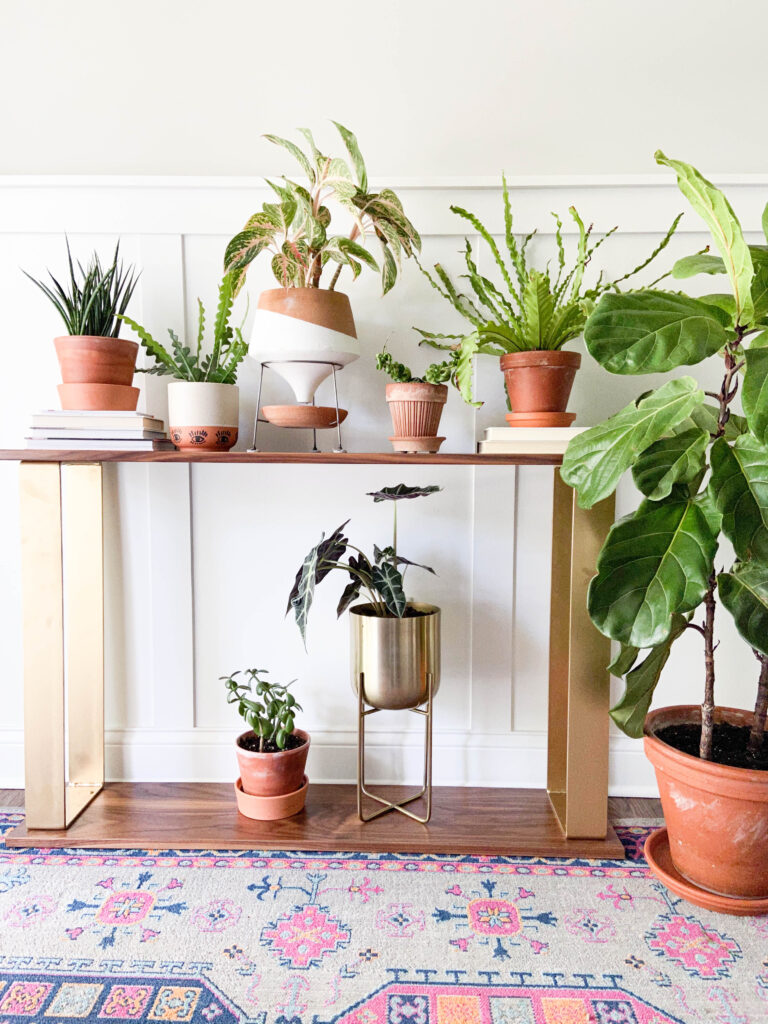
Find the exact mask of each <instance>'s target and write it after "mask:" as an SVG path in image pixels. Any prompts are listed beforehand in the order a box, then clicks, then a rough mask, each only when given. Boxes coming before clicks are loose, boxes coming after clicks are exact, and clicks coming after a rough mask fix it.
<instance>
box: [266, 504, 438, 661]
mask: <svg viewBox="0 0 768 1024" xmlns="http://www.w3.org/2000/svg"><path fill="white" fill-rule="evenodd" d="M440 489H441V488H440V487H438V486H437V485H436V484H430V485H429V486H427V487H409V486H408V485H407V484H397V485H396V486H395V487H382V488H381V490H378V491H372V492H370V493H369V495H368V496H369V497H370V498H373V500H374V502H380V501H391V502H395V504H393V505H392V512H393V517H394V523H393V530H392V543H391V544H388V545H387V546H386V547H384V548H380V547H378V546H377V545H376V544H374V546H373V558H368V556H367V555H366V554H364V553H363V552H362V551H361V550H360V548H356V547H355V546H354V544H350V543H349V540H348V539H347V538H346V537H345V536H344V527H345V526H346V525H347V523H348V522H349V520H348V519H347V520H346V522H343V523H342V524H341V526H339V527H338V528H337V529H335V530H334V531H333V533H332V534H331V535H330V536H329V537H326V536H325V535H323V536H322V537H321V538H320V540H319V542H318V543H317V544H316V545H315V546H314V547H313V548H312V550H311V551H310V552H309V554H308V555H307V556H306V558H305V559H304V561H303V562H302V564H301V566H300V568H299V571H298V572H297V573H296V579H295V580H294V582H293V588H292V589H291V593H290V596H289V597H288V608H287V609H286V614H287V613H288V612H290V611H291V610H293V613H294V616H295V618H296V624H297V626H298V627H299V631H300V633H301V637H302V639H303V640H304V642H305V643H306V630H307V616H308V614H309V609H310V607H311V605H312V599H313V598H314V595H315V587H316V586H317V584H318V583H320V582H321V581H322V580H324V579H325V577H326V576H327V575H328V574H329V573H330V572H331V570H332V569H341V570H342V571H343V572H346V573H347V574H348V575H349V577H350V582H349V583H348V584H347V586H346V587H345V589H344V592H343V594H342V595H341V598H340V600H339V604H338V608H337V609H336V614H337V617H339V616H341V615H342V614H343V613H344V612H345V611H346V610H347V608H349V607H350V605H351V604H352V602H353V601H356V600H357V598H358V597H359V596H360V593H361V591H364V592H365V594H366V596H367V597H368V600H369V602H370V604H371V607H372V608H373V609H374V612H375V614H376V615H379V616H389V617H395V618H398V619H402V618H403V616H405V615H407V614H408V600H407V598H406V596H405V588H404V585H403V579H404V577H405V573H406V571H407V569H408V567H409V566H411V565H412V566H415V567H416V568H417V569H426V571H427V572H431V573H434V571H435V570H434V569H430V568H429V566H428V565H419V563H418V562H411V561H410V560H409V559H408V558H404V557H403V555H401V554H399V552H398V550H397V504H396V503H397V502H398V501H404V500H406V499H412V498H422V497H426V496H428V495H430V494H434V493H435V492H436V491H439V490H440ZM348 551H352V552H355V554H350V555H349V557H348V558H347V561H346V562H343V561H342V559H343V558H344V556H345V555H346V554H347V552H348Z"/></svg>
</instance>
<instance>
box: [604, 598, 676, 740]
mask: <svg viewBox="0 0 768 1024" xmlns="http://www.w3.org/2000/svg"><path fill="white" fill-rule="evenodd" d="M689 618H690V616H685V615H675V616H674V617H673V622H672V630H671V632H670V634H669V636H668V637H667V638H666V640H663V641H662V642H661V643H660V644H658V646H656V647H654V648H653V649H652V650H651V651H650V652H649V653H648V654H647V655H646V657H645V658H644V659H643V660H642V661H641V662H640V664H639V665H637V666H636V667H635V668H633V669H632V671H631V672H629V673H627V674H626V679H625V680H624V682H625V686H626V689H625V691H624V696H623V697H622V698H621V700H620V701H619V702H618V703H617V704H615V705H614V706H613V707H612V708H611V710H610V716H611V718H612V719H613V721H614V722H615V723H616V725H618V727H619V728H620V729H621V731H622V732H624V733H626V734H627V736H632V737H634V738H635V739H637V738H639V737H640V736H642V735H643V722H644V721H645V716H646V715H647V714H648V709H649V708H650V706H651V701H652V700H653V693H654V690H655V689H656V685H657V684H658V682H659V678H660V676H661V672H662V669H663V668H664V666H665V665H666V663H667V661H668V660H669V654H670V651H671V650H672V644H673V643H674V642H675V640H677V638H678V637H679V636H681V635H682V634H683V633H684V632H685V628H686V626H687V625H688V620H689ZM617 674H618V673H617Z"/></svg>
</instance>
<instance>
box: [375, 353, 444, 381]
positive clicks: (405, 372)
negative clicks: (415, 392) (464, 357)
mask: <svg viewBox="0 0 768 1024" xmlns="http://www.w3.org/2000/svg"><path fill="white" fill-rule="evenodd" d="M457 360H458V352H452V353H451V355H450V358H448V359H445V360H444V361H443V362H442V363H431V364H430V365H429V366H428V367H427V368H426V370H425V371H424V376H423V377H414V376H413V374H412V373H411V371H410V370H409V369H408V367H407V366H406V365H405V363H398V362H396V361H395V360H394V359H393V358H392V356H391V354H390V353H389V352H387V350H386V348H385V349H383V351H381V352H379V354H378V355H377V356H376V369H377V370H383V371H384V373H386V374H387V375H388V376H389V378H390V379H391V380H393V381H394V382H395V383H396V384H447V383H448V382H449V381H450V382H451V383H452V384H454V385H455V386H456V387H458V384H456V362H457Z"/></svg>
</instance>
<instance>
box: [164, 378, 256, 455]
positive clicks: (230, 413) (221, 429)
mask: <svg viewBox="0 0 768 1024" xmlns="http://www.w3.org/2000/svg"><path fill="white" fill-rule="evenodd" d="M239 413H240V402H239V391H238V388H237V385H236V384H211V383H206V382H204V381H200V382H197V381H186V380H175V381H173V382H172V383H171V384H169V385H168V430H169V433H170V437H171V440H172V441H173V443H174V444H175V445H176V447H177V448H178V449H179V450H180V451H209V452H228V451H229V449H230V448H232V446H233V445H234V444H236V442H237V430H238V419H239Z"/></svg>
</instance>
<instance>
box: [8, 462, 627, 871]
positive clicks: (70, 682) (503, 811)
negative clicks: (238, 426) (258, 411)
mask: <svg viewBox="0 0 768 1024" xmlns="http://www.w3.org/2000/svg"><path fill="white" fill-rule="evenodd" d="M0 460H5V461H9V460H13V461H18V462H20V464H21V465H20V493H21V544H22V576H23V580H22V600H23V630H24V636H23V643H24V693H25V699H24V757H25V785H26V797H25V799H26V821H25V824H24V825H23V826H21V827H20V828H17V829H15V830H14V831H12V832H11V833H10V834H9V835H8V836H7V837H6V842H7V844H8V846H25V847H30V846H31V847H52V846H55V847H89V846H91V847H111V848H125V847H138V848H152V849H156V848H166V849H167V848H179V847H182V848H190V849H206V848H207V849H217V848H220V849H234V848H240V849H244V848H251V849H289V850H322V851H344V850H350V851H352V850H356V851H399V852H406V853H409V852H419V853H430V852H435V853H455V854H462V853H474V854H478V855H505V854H509V855H512V854H519V855H540V856H564V857H589V856H591V857H616V858H621V857H623V856H624V851H623V847H622V845H621V843H620V842H619V840H618V839H617V837H616V834H615V832H614V831H613V829H612V828H610V827H609V826H608V821H607V792H608V683H609V677H608V672H607V670H606V666H607V664H608V662H609V660H610V644H609V641H608V640H607V639H606V638H605V637H603V636H601V635H600V634H599V633H598V632H597V631H596V630H595V628H594V627H593V626H592V623H591V622H590V619H589V616H588V615H587V610H586V591H587V586H588V583H589V580H590V578H591V576H592V575H593V573H594V567H595V564H596V561H597V555H598V552H599V550H600V547H601V545H602V542H603V539H604V537H605V534H606V532H607V530H608V529H609V527H610V525H611V523H612V522H613V517H614V503H613V498H610V499H606V500H605V501H603V502H601V503H600V504H599V505H597V506H595V507H594V508H593V509H591V510H590V511H589V512H586V511H584V510H583V509H580V508H579V507H578V506H577V504H576V501H575V496H574V492H572V491H571V489H570V488H568V487H566V486H565V484H563V483H562V481H561V480H560V474H559V473H558V472H557V469H556V467H557V466H559V465H560V463H561V461H562V458H561V456H559V455H451V454H436V455H417V456H413V455H402V454H395V453H381V454H378V453H376V454H367V453H362V454H355V453H346V452H343V453H323V452H320V453H311V454H303V453H301V454H300V453H277V452H253V453H252V452H227V453H218V452H216V453H204V452H200V453H191V454H190V453H186V452H175V451H169V452H125V451H108V450H105V451H38V450H31V449H24V450H16V451H0ZM110 462H170V463H174V462H176V463H178V462H194V463H205V462H210V463H232V464H238V465H242V466H244V467H245V466H258V465H260V464H264V463H285V464H295V465H306V464H333V465H374V464H386V465H393V464H394V465H408V466H413V465H415V464H418V465H419V466H424V465H430V466H480V465H482V466H498V467H499V468H500V471H501V470H502V468H503V467H505V466H541V465H545V466H552V467H555V469H554V472H553V476H554V498H553V500H554V519H553V522H554V525H553V535H552V589H551V603H550V615H551V619H550V646H549V728H548V757H547V790H546V792H545V791H544V790H532V789H496V788H463V787H440V786H438V787H435V790H434V809H433V817H432V820H431V821H430V823H429V824H428V825H421V824H419V823H416V822H413V821H411V820H410V819H407V818H404V817H403V816H402V815H398V819H402V820H397V821H393V820H392V817H391V816H390V815H387V816H385V817H383V818H380V819H377V820H376V821H373V822H370V823H368V824H362V823H361V822H360V821H359V820H358V819H357V814H356V806H355V786H354V785H349V786H340V785H320V784H314V785H312V786H310V790H309V796H308V799H307V806H306V809H305V811H304V812H302V813H301V814H300V815H297V816H295V817H294V818H288V819H284V820H282V821H275V822H257V821H251V820H250V819H246V818H243V817H241V816H240V815H239V814H238V813H237V810H236V807H235V801H234V793H233V791H232V787H231V786H228V785H215V784H205V785H200V784H194V785H193V784H191V783H181V784H165V783H164V784H162V785H161V784H151V783H135V784H131V783H108V784H106V785H105V783H104V558H103V505H102V469H103V465H104V464H105V463H110ZM243 472H247V470H245V469H244V470H243ZM63 484H64V486H62V485H63Z"/></svg>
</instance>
